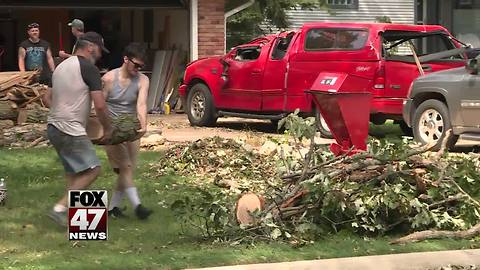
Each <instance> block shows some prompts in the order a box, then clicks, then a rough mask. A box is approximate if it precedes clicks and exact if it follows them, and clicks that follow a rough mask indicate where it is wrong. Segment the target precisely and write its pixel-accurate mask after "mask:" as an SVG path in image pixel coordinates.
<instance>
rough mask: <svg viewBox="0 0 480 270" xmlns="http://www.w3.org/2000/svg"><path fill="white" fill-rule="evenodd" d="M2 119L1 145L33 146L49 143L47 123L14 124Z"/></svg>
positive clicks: (0, 124) (0, 121)
mask: <svg viewBox="0 0 480 270" xmlns="http://www.w3.org/2000/svg"><path fill="white" fill-rule="evenodd" d="M8 121H10V120H0V128H2V129H1V130H0V147H11V148H33V147H43V146H47V145H48V139H47V132H46V125H45V124H21V125H15V126H14V125H13V122H11V123H8Z"/></svg>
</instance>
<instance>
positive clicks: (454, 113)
mask: <svg viewBox="0 0 480 270" xmlns="http://www.w3.org/2000/svg"><path fill="white" fill-rule="evenodd" d="M479 63H480V56H477V58H476V59H471V60H469V61H468V62H467V64H466V67H461V68H455V69H449V70H445V71H439V72H434V73H431V74H428V75H425V76H422V77H419V78H417V79H416V80H415V81H414V82H413V83H412V86H411V87H410V91H409V94H408V97H407V99H406V100H405V101H404V107H403V119H404V120H405V122H406V124H407V125H408V126H409V127H411V128H412V129H413V136H414V138H415V140H416V141H418V142H420V143H422V144H428V143H435V146H434V148H433V149H436V150H438V149H439V148H440V145H441V142H442V140H443V138H444V137H445V133H446V131H447V130H449V129H450V128H451V129H452V131H453V136H450V139H449V141H448V142H447V146H448V147H449V148H452V147H453V146H454V145H455V143H456V142H457V140H458V137H459V136H460V135H462V138H464V139H469V140H480V75H478V69H479Z"/></svg>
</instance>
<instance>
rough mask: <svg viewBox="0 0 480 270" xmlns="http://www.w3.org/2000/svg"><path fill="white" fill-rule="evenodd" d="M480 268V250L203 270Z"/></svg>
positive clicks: (422, 269) (423, 269)
mask: <svg viewBox="0 0 480 270" xmlns="http://www.w3.org/2000/svg"><path fill="white" fill-rule="evenodd" d="M449 264H450V265H458V266H460V265H461V266H469V265H475V266H477V269H478V267H479V266H480V249H470V250H454V251H438V252H419V253H406V254H395V255H382V256H365V257H352V258H339V259H326V260H315V261H297V262H284V263H270V264H251V265H237V266H225V267H215V268H203V270H227V269H228V270H266V269H274V270H287V269H292V270H314V269H315V270H417V269H418V270H427V269H428V270H430V269H432V270H434V269H436V268H439V267H441V266H447V265H449Z"/></svg>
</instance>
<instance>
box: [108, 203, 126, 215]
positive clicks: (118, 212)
mask: <svg viewBox="0 0 480 270" xmlns="http://www.w3.org/2000/svg"><path fill="white" fill-rule="evenodd" d="M108 216H109V217H112V218H124V217H126V215H125V214H123V211H122V209H120V208H118V207H116V206H115V207H113V209H112V210H109V211H108Z"/></svg>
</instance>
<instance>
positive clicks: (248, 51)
mask: <svg viewBox="0 0 480 270" xmlns="http://www.w3.org/2000/svg"><path fill="white" fill-rule="evenodd" d="M260 51H261V48H260V47H259V46H255V47H246V48H237V52H236V54H235V57H234V59H235V60H236V61H253V60H256V59H258V57H259V56H260Z"/></svg>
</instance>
